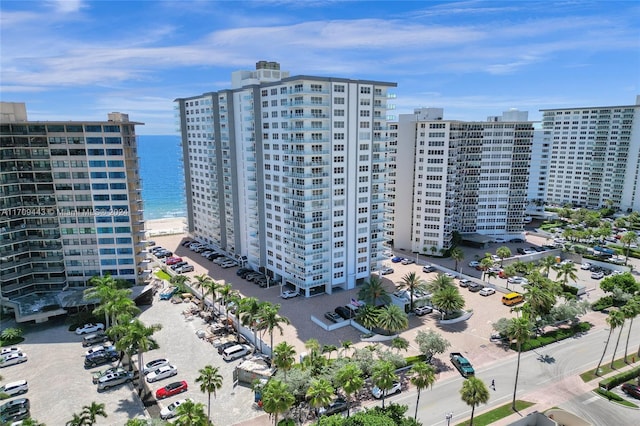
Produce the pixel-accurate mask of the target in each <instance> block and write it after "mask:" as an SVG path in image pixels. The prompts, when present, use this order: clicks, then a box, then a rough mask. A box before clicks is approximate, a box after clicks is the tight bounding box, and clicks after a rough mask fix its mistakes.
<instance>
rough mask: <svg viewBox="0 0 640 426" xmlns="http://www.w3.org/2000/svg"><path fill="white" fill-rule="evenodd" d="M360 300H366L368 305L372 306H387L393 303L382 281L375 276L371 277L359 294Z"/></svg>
mask: <svg viewBox="0 0 640 426" xmlns="http://www.w3.org/2000/svg"><path fill="white" fill-rule="evenodd" d="M358 298H360V299H362V300H364V301H365V303H366V304H367V305H372V306H378V305H386V304H388V303H390V302H391V296H389V293H388V292H387V290H386V289H385V288H384V285H383V284H382V280H380V278H378V277H377V276H375V275H371V277H369V282H366V283H365V284H364V285H363V286H362V288H361V289H360V291H359V292H358Z"/></svg>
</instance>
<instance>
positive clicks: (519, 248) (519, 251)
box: [516, 247, 526, 254]
mask: <svg viewBox="0 0 640 426" xmlns="http://www.w3.org/2000/svg"><path fill="white" fill-rule="evenodd" d="M516 251H517V252H518V254H526V253H525V251H524V249H523V248H522V247H518V248H517V249H516Z"/></svg>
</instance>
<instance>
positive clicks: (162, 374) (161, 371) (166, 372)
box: [147, 364, 178, 383]
mask: <svg viewBox="0 0 640 426" xmlns="http://www.w3.org/2000/svg"><path fill="white" fill-rule="evenodd" d="M176 374H178V369H177V368H176V367H174V366H173V365H171V364H169V365H165V366H162V367H160V368H158V369H157V370H155V371H152V372H151V373H149V374H147V382H148V383H152V382H157V381H158V380H162V379H167V378H169V377H173V376H175V375H176Z"/></svg>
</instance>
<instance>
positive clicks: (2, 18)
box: [0, 0, 640, 134]
mask: <svg viewBox="0 0 640 426" xmlns="http://www.w3.org/2000/svg"><path fill="white" fill-rule="evenodd" d="M0 49H1V50H0V59H1V63H0V65H1V70H0V85H1V86H0V88H1V92H0V95H1V99H2V100H3V101H14V102H26V103H27V111H28V114H29V119H31V120H71V119H74V120H84V119H90V120H91V119H93V120H96V119H98V120H103V119H106V114H107V112H110V111H120V112H126V113H129V116H130V119H132V120H135V121H141V122H145V123H146V125H145V126H142V127H140V128H139V129H138V131H139V133H140V134H176V128H177V126H176V122H175V118H174V110H173V108H174V104H173V100H174V99H175V98H179V97H188V96H193V95H198V94H201V93H203V92H208V91H215V90H220V89H224V88H228V87H229V86H230V73H231V72H232V71H234V70H238V69H253V68H254V67H255V62H256V61H258V60H269V61H277V62H280V64H281V67H282V69H284V70H289V71H291V74H292V75H298V74H307V75H320V76H336V77H346V78H361V79H370V80H381V81H392V82H397V83H398V87H397V89H396V90H395V92H396V94H397V99H396V100H395V105H396V111H395V113H394V114H396V115H397V114H401V113H409V112H412V111H413V109H414V108H416V107H427V106H431V107H442V108H444V110H445V118H447V119H460V120H484V119H485V118H486V117H487V116H489V115H499V114H500V113H501V112H502V111H506V110H508V109H509V108H518V109H520V110H526V111H529V118H530V119H532V120H538V119H540V117H541V114H540V112H539V109H541V108H542V109H544V108H561V107H571V106H601V105H602V106H604V105H629V104H634V103H635V97H636V95H637V94H639V93H640V87H639V86H640V5H639V4H638V3H637V2H633V1H617V2H615V1H588V0H585V1H579V0H576V1H556V2H553V1H539V2H537V1H509V2H499V1H491V2H488V1H460V2H436V1H406V2H402V1H373V2H362V1H315V0H309V1H304V0H291V1H288V0H280V1H279V0H263V1H254V2H239V1H222V2H215V1H204V0H201V1H164V2H156V1H114V0H111V1H81V0H60V1H24V0H23V1H11V0H3V1H2V2H0Z"/></svg>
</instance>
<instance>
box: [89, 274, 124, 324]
mask: <svg viewBox="0 0 640 426" xmlns="http://www.w3.org/2000/svg"><path fill="white" fill-rule="evenodd" d="M89 285H91V287H89V288H87V289H86V290H84V294H83V295H84V299H85V300H95V299H97V300H98V302H99V305H102V304H103V303H105V302H107V301H109V300H112V299H113V298H114V295H115V294H116V291H117V288H116V281H115V280H114V279H113V278H112V277H111V275H108V274H107V275H105V276H95V277H92V278H91V279H90V280H89ZM99 308H100V307H98V308H96V310H94V314H95V315H99V314H104V325H105V327H106V328H108V327H109V325H110V323H109V320H110V318H109V312H107V311H106V310H105V309H104V308H101V309H99Z"/></svg>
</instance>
